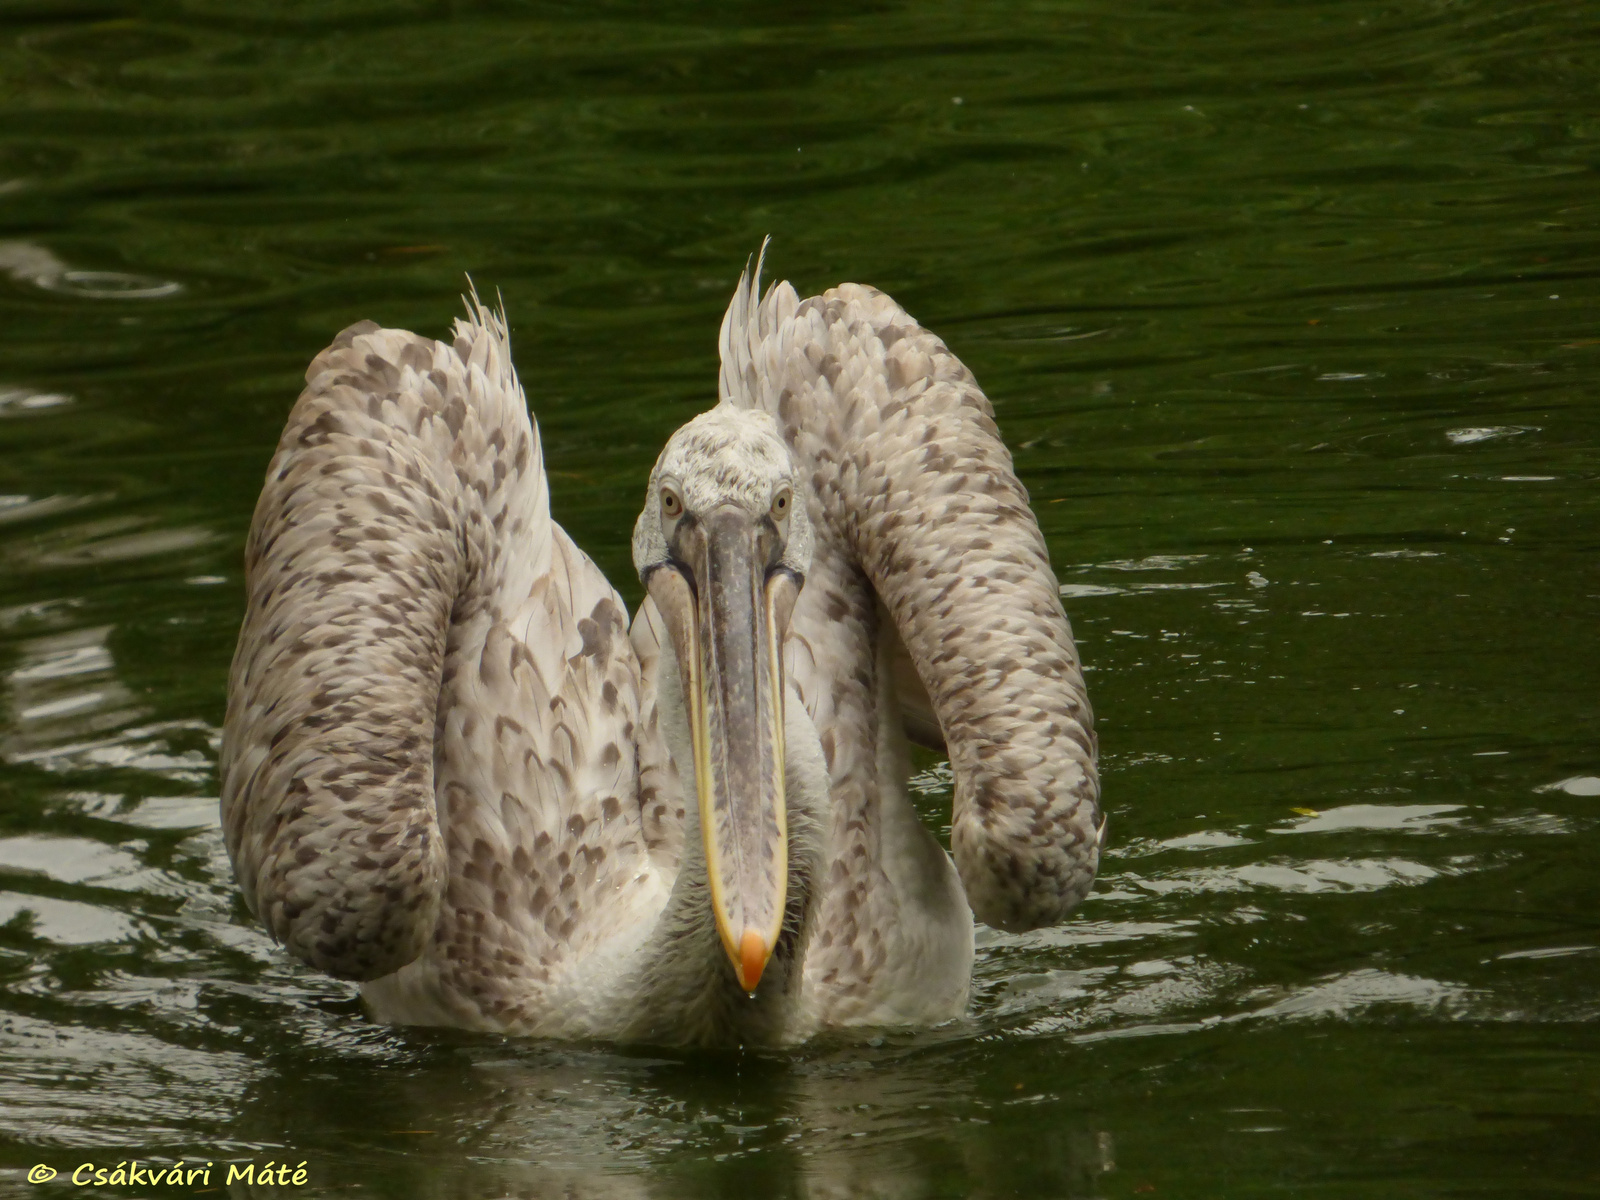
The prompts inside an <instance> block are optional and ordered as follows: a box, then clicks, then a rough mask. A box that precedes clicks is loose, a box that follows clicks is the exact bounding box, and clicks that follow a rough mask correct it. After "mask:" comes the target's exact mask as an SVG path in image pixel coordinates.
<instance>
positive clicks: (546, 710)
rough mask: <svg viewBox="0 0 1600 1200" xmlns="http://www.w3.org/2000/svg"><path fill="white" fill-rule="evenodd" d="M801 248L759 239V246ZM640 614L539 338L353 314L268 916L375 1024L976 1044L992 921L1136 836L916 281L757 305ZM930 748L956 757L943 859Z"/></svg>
mask: <svg viewBox="0 0 1600 1200" xmlns="http://www.w3.org/2000/svg"><path fill="white" fill-rule="evenodd" d="M764 251H765V247H763V253H764ZM760 279H761V260H760V259H759V258H758V260H757V262H756V266H755V271H754V274H753V275H752V273H751V271H750V268H749V265H748V264H747V265H746V268H745V272H744V274H743V275H742V276H741V278H740V281H739V285H738V288H737V290H736V291H735V293H734V296H733V299H732V302H731V303H730V304H729V306H728V310H727V313H726V315H725V316H724V318H723V321H722V330H721V337H720V350H721V370H720V376H719V382H718V403H717V405H716V406H715V407H714V408H712V409H710V410H709V411H707V412H704V413H702V414H701V415H699V416H697V417H695V418H694V419H693V420H691V421H690V422H689V423H688V424H686V425H684V426H683V427H682V428H681V429H679V430H678V431H677V432H676V433H674V434H673V435H672V437H671V438H670V439H669V440H668V441H667V444H666V447H665V448H664V449H663V450H662V452H661V456H660V458H659V459H658V460H657V461H656V464H655V468H654V470H653V471H652V472H651V474H650V481H649V485H648V487H647V489H646V492H645V501H644V507H643V511H642V512H641V513H640V516H639V518H638V522H637V524H636V526H635V528H634V531H633V561H634V565H635V567H636V568H637V570H638V573H639V579H640V581H641V583H642V584H643V586H644V589H645V599H644V600H643V602H642V604H641V606H640V609H639V612H638V614H637V615H636V616H635V617H634V619H633V620H632V621H631V623H630V621H629V618H628V613H627V610H626V608H625V607H624V605H623V601H622V598H621V596H620V595H619V594H618V593H617V591H616V590H615V589H614V588H613V587H611V586H610V585H609V584H608V583H607V582H606V581H605V579H604V578H603V577H602V575H601V573H600V571H599V569H598V568H597V567H596V566H595V565H594V564H593V563H592V562H591V561H590V560H589V559H588V558H587V557H586V556H585V555H584V554H583V553H582V551H580V550H579V549H578V548H577V547H576V546H575V545H574V544H573V542H572V541H571V539H569V538H568V536H567V534H566V533H565V532H564V531H563V530H562V529H561V527H560V526H559V525H557V524H556V523H555V522H554V521H553V520H551V517H550V508H549V491H548V484H547V480H546V475H545V470H544V459H543V452H542V449H541V445H540V440H539V434H538V430H537V428H536V426H535V425H534V424H533V422H532V420H531V418H530V415H529V409H528V403H527V399H526V397H525V395H524V393H523V390H522V387H521V385H520V384H519V383H518V380H517V375H516V372H515V370H514V368H513V366H512V363H511V354H510V341H509V334H508V330H507V325H506V321H505V317H504V313H503V311H501V312H494V311H491V310H490V309H488V308H487V307H486V306H485V305H484V304H482V303H481V302H480V301H479V300H478V297H477V294H476V292H474V293H473V294H472V295H471V296H470V297H468V298H467V301H466V306H467V314H466V316H465V318H463V319H458V320H457V321H456V323H455V327H454V337H453V339H452V340H451V341H449V342H439V341H433V340H431V339H428V338H423V337H419V336H418V335H416V334H413V333H409V332H405V331H402V330H395V329H383V328H380V327H378V326H377V325H375V324H374V323H372V322H370V321H364V322H361V323H359V324H356V325H352V326H351V327H350V328H348V329H346V330H345V331H344V332H343V333H341V334H339V336H338V337H337V338H335V339H334V342H333V344H332V345H331V346H329V347H328V348H327V349H326V350H324V351H323V352H322V353H321V354H319V355H318V356H317V357H316V359H315V360H314V361H313V362H312V363H311V366H310V368H309V369H308V370H307V372H306V381H307V386H306V389H305V391H304V392H303V393H302V394H301V396H300V399H299V401H298V403H297V404H296V405H295V407H294V409H293V411H292V413H291V414H290V416H289V421H288V425H287V428H286V429H285V430H284V433H283V437H282V440H281V441H280V442H279V444H278V449H277V453H276V455H275V456H274V458H273V459H272V462H271V464H270V466H269V468H268V470H267V477H266V484H265V487H264V489H263V491H262V494H261V499H260V502H259V504H258V505H257V507H256V510H255V516H254V520H253V522H252V525H251V529H250V535H249V540H248V544H247V548H246V576H245V577H246V588H247V592H248V603H247V611H246V615H245V618H244V624H243V628H242V630H241V632H240V635H239V644H238V650H237V653H236V655H235V658H234V662H233V669H232V674H231V677H230V682H229V694H228V713H227V721H226V727H225V730H224V735H223V743H222V758H221V774H222V801H221V803H222V817H223V825H224V830H225V833H226V839H227V845H228V851H229V854H230V856H231V858H232V861H233V866H234V871H235V874H236V876H237V879H238V882H239V886H240V888H241V890H242V892H243V894H244V898H245V900H246V902H247V903H248V904H249V907H250V909H251V910H252V912H254V913H255V914H256V915H257V916H258V917H259V919H260V920H261V921H262V922H263V923H264V924H265V926H266V927H267V929H268V931H269V932H270V933H271V934H272V936H273V937H274V938H275V939H276V940H277V941H279V942H281V943H282V944H283V945H284V946H285V947H287V949H288V950H289V951H290V952H291V953H292V954H294V955H295V956H296V957H298V958H300V959H301V960H303V961H304V962H306V963H307V964H309V965H310V966H312V967H314V968H316V969H317V970H320V971H324V972H326V973H328V974H330V975H334V976H337V977H339V978H343V979H350V980H357V981H360V983H361V990H362V994H363V996H364V999H365V1001H366V1003H367V1005H368V1008H369V1010H370V1011H371V1013H372V1014H373V1016H374V1017H375V1018H377V1019H378V1020H381V1021H386V1022H391V1023H400V1024H432V1025H448V1026H456V1027H463V1028H468V1029H476V1030H484V1031H495V1032H501V1033H508V1034H518V1035H529V1036H537V1037H549V1038H562V1039H580V1038H582V1039H587V1038H600V1039H607V1040H621V1041H636V1042H650V1043H656V1044H676V1045H716V1044H721V1045H730V1044H739V1045H743V1044H752V1045H760V1044H781V1043H788V1042H793V1041H797V1040H801V1039H804V1038H806V1037H809V1036H811V1035H812V1034H814V1033H816V1032H817V1031H819V1030H823V1029H830V1028H840V1027H849V1026H903V1025H927V1024H935V1023H939V1022H943V1021H947V1020H950V1019H952V1018H955V1017H958V1016H960V1015H961V1014H962V1013H963V1012H964V1010H965V1009H966V1006H967V1003H968V993H969V990H970V984H971V975H972V959H973V936H974V924H973V918H974V915H976V917H977V918H978V919H979V920H981V921H984V922H986V923H988V924H989V925H991V926H994V927H998V928H1000V929H1004V930H1025V929H1031V928H1037V927H1040V926H1043V925H1049V924H1053V923H1056V922H1059V921H1061V920H1063V919H1064V918H1065V916H1066V914H1067V913H1068V911H1069V910H1070V909H1071V908H1072V907H1073V906H1074V905H1075V904H1076V903H1077V902H1078V901H1079V900H1080V899H1082V897H1083V896H1084V895H1085V894H1086V893H1087V891H1088V889H1089V887H1090V885H1091V883H1092V882H1093V879H1094V873H1095V870H1096V867H1097V865H1098V862H1099V852H1100V846H1101V842H1102V837H1103V833H1104V822H1103V820H1102V819H1101V817H1100V807H1099V780H1098V774H1097V771H1096V765H1095V750H1096V743H1095V737H1094V731H1093V716H1092V713H1091V710H1090V708H1089V703H1088V698H1087V694H1086V691H1085V688H1084V683H1083V674H1082V671H1081V668H1080V665H1079V660H1078V655H1077V651H1076V648H1075V647H1074V644H1073V640H1072V632H1071V628H1070V626H1069V625H1068V622H1067V618H1066V614H1065V613H1064V612H1063V611H1062V607H1061V602H1060V598H1059V589H1058V588H1057V584H1056V579H1055V576H1054V574H1053V573H1052V571H1051V568H1050V563H1049V558H1048V555H1047V552H1046V549H1045V544H1044V539H1043V537H1042V535H1041V534H1040V531H1039V526H1038V522H1037V520H1036V519H1035V517H1034V515H1033V513H1032V511H1031V510H1030V509H1029V507H1028V497H1027V493H1026V491H1025V490H1024V489H1023V487H1022V485H1021V483H1020V482H1019V481H1018V480H1017V477H1016V475H1015V473H1014V472H1013V469H1012V462H1011V457H1010V455H1009V454H1008V452H1007V451H1006V448H1005V446H1004V444H1003V443H1002V442H1001V440H1000V436H999V433H998V430H997V429H996V426H995V422H994V414H993V410H992V408H991V407H990V404H989V401H988V400H987V399H986V398H985V397H984V394H983V392H982V391H981V390H980V389H979V387H978V384H977V382H976V380H975V379H974V378H973V376H972V373H971V372H970V371H968V370H967V369H966V368H965V367H964V366H963V365H962V364H961V362H960V361H959V360H958V359H957V358H956V357H955V355H953V354H952V353H951V352H950V351H949V350H948V349H947V348H946V347H945V345H944V343H943V342H941V341H940V340H939V339H938V338H937V337H935V336H934V335H933V334H931V333H929V332H928V331H927V330H925V329H923V328H922V327H921V326H919V325H918V324H917V323H916V321H914V320H913V319H912V318H911V317H910V316H908V315H907V314H906V312H905V311H904V310H903V309H901V308H900V307H899V306H898V305H897V304H896V303H895V302H894V301H893V300H892V299H890V298H889V297H888V296H887V295H885V294H884V293H882V292H879V291H877V290H876V289H873V288H870V287H864V286H861V285H858V284H844V285H841V286H839V287H837V288H834V289H832V290H831V291H828V292H826V293H824V294H823V295H821V296H814V297H812V298H810V299H807V300H801V299H800V298H799V296H798V295H797V293H796V292H795V290H794V288H793V287H791V286H790V285H789V284H788V283H787V282H783V283H778V284H776V285H774V286H772V287H770V288H769V289H768V290H767V292H766V293H765V295H764V296H763V295H762V294H761V291H760ZM908 739H909V740H915V741H917V742H920V743H922V744H924V745H928V746H930V747H933V748H936V749H939V750H941V751H943V752H944V753H946V754H947V755H948V758H949V761H950V766H951V769H952V772H953V775H954V794H953V812H952V823H951V831H950V844H951V849H952V851H953V855H952V854H951V853H946V851H945V850H944V849H943V848H942V847H941V846H940V844H939V842H938V841H937V840H936V839H935V838H934V837H933V836H931V835H930V834H929V833H928V832H927V830H926V829H925V828H924V827H923V825H922V823H921V822H920V820H919V819H918V817H917V814H916V812H915V811H914V809H913V807H912V804H911V802H910V799H909V797H908V793H907V781H908V777H909V774H910V758H909V750H908Z"/></svg>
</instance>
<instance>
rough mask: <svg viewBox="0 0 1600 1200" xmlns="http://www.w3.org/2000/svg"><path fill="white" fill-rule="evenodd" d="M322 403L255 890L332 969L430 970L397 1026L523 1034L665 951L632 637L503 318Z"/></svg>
mask: <svg viewBox="0 0 1600 1200" xmlns="http://www.w3.org/2000/svg"><path fill="white" fill-rule="evenodd" d="M306 377H307V382H308V386H307V388H306V391H305V392H304V393H303V394H302V395H301V397H300V400H299V402H298V403H297V404H296V406H295V409H294V412H293V413H292V415H291V417H290V420H289V423H288V427H287V429H286V430H285V432H284V435H283V439H282V441H281V442H280V443H279V447H278V451H277V454H276V455H275V457H274V458H273V460H272V463H271V466H270V467H269V469H268V473H267V482H266V487H265V489H264V490H263V492H262V496H261V500H260V503H259V504H258V506H257V509H256V513H255V518H254V521H253V523H252V526H251V532H250V538H249V543H248V547H247V551H246V578H247V589H248V609H247V613H246V617H245V622H244V626H243V629H242V630H241V633H240V639H239V647H238V651H237V654H236V656H235V659H234V664H233V675H232V679H231V682H230V686H229V705H228V716H227V724H226V729H225V731H224V738H223V750H222V776H223V782H222V809H223V822H224V830H225V833H226V837H227V843H228V849H229V852H230V854H231V855H232V857H233V861H234V866H235V872H236V874H237V876H238V878H239V882H240V886H241V888H242V890H243V892H244V894H245V898H246V900H247V901H248V903H249V904H250V906H251V908H252V909H253V910H254V911H255V912H256V913H257V914H258V915H259V916H260V917H261V919H262V920H263V922H264V923H265V924H266V925H267V927H268V928H269V929H270V930H271V932H272V933H273V935H274V936H275V937H277V938H278V939H279V940H281V941H282V942H284V943H285V944H286V945H287V946H288V947H289V948H290V949H291V950H292V951H293V952H294V953H295V954H296V955H298V956H299V957H300V958H302V959H304V960H305V961H306V962H308V963H310V964H312V965H313V966H316V967H318V968H319V969H321V970H324V971H327V972H328V973H330V974H334V975H339V976H343V977H346V978H355V979H364V980H371V979H375V978H377V977H380V976H388V975H391V974H392V973H394V972H396V971H399V970H400V969H401V968H405V972H404V974H403V976H401V977H399V978H400V979H401V983H402V984H403V986H401V985H399V984H397V985H394V986H393V987H391V988H390V989H389V992H387V993H382V992H381V989H380V993H373V994H374V995H378V994H384V995H388V996H389V997H390V1011H388V1012H386V1013H382V1014H381V1015H385V1016H388V1017H389V1018H390V1019H395V1020H411V1019H429V1020H444V1021H448V1022H450V1023H456V1024H468V1025H490V1026H493V1027H502V1028H504V1027H515V1026H516V1025H517V1024H518V1022H519V1014H520V1013H522V1012H524V1011H526V1003H525V1002H526V1001H527V999H528V997H527V995H526V992H527V990H528V989H530V988H539V987H546V986H553V985H554V984H555V983H556V982H557V981H558V979H557V977H558V976H559V975H560V973H561V971H562V969H563V964H564V963H566V962H567V961H569V960H570V959H572V958H574V957H576V956H577V954H578V952H580V951H585V950H588V949H592V948H593V947H594V945H595V944H598V943H599V942H600V941H603V940H604V939H605V937H606V936H607V934H608V932H609V931H610V929H612V928H613V927H614V925H620V926H621V927H623V928H625V929H626V928H628V927H630V925H636V924H637V922H636V921H632V920H631V918H632V916H633V914H632V913H631V912H630V911H629V906H630V901H629V893H627V888H628V887H629V886H632V885H633V884H634V883H635V882H636V881H637V880H638V879H639V877H640V876H641V873H648V870H647V869H648V866H649V862H648V849H647V846H646V840H645V837H644V832H643V826H642V820H641V814H640V808H639V795H638V782H639V764H638V761H637V755H636V752H635V739H636V737H637V736H638V734H639V731H638V729H637V724H638V721H639V715H640V707H639V681H640V672H639V662H638V658H637V655H636V653H635V651H634V649H633V647H632V645H631V643H630V641H629V638H628V634H627V627H626V620H627V614H626V612H625V610H624V607H623V604H622V601H621V599H620V597H619V596H618V595H617V594H616V592H615V591H614V590H613V589H612V588H611V587H610V586H609V585H608V584H607V583H606V582H605V580H604V578H603V577H602V576H601V575H600V572H599V570H598V569H597V568H596V567H595V566H594V564H593V563H591V562H590V561H589V559H588V558H586V557H585V556H584V555H583V554H582V552H581V551H579V550H578V549H577V548H576V547H575V546H574V545H573V544H572V542H571V541H570V539H568V538H567V536H566V534H565V533H564V532H563V531H562V530H561V528H560V527H559V526H557V525H556V524H555V523H554V522H553V521H552V520H551V519H550V513H549V502H548V492H547V487H546V482H545V475H544V469H543V463H542V455H541V450H540V443H539V437H538V433H537V431H536V429H535V428H534V426H533V425H532V423H531V421H530V419H529V416H528V409H527V403H526V399H525V397H524V395H523V392H522V389H521V387H520V385H519V384H518V382H517V379H516V375H515V373H514V371H513V369H512V366H511V361H510V355H509V348H508V345H507V342H506V335H505V327H504V324H503V321H502V320H501V319H500V318H498V317H497V316H495V315H494V314H491V313H489V312H487V311H486V310H485V309H483V308H482V307H481V306H479V305H478V304H477V303H476V300H475V299H474V301H473V302H472V304H471V306H470V309H469V316H468V319H467V320H464V321H458V322H457V325H456V336H455V338H454V340H453V342H452V343H450V344H446V343H442V342H435V341H432V340H429V339H425V338H420V337H417V336H416V335H414V334H410V333H405V332H402V331H398V330H388V329H380V328H378V327H377V326H375V325H373V324H372V323H371V322H363V323H362V324H360V325H356V326H352V327H351V328H350V329H347V330H346V331H345V332H344V333H342V334H340V336H339V337H338V338H337V339H336V340H335V342H334V343H333V345H331V346H330V347H329V348H328V349H327V350H325V351H324V352H323V353H322V354H320V355H319V356H318V357H317V359H316V360H315V361H314V362H313V363H312V364H311V367H310V369H309V370H308V371H307V376H306ZM658 757H659V755H658ZM650 903H652V904H654V905H655V906H656V907H659V903H660V897H659V896H655V897H653V898H651V900H650ZM608 905H609V906H611V908H610V916H612V917H614V918H616V920H615V921H614V922H608V921H607V920H603V919H602V916H603V915H604V914H606V912H607V906H608ZM645 907H646V908H648V907H649V905H648V904H647V905H645ZM407 964H410V965H409V966H408V965H407ZM408 1005H411V1006H412V1007H413V1008H414V1009H415V1011H408V1009H407V1006H408ZM379 1007H380V1008H382V1005H379Z"/></svg>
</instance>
